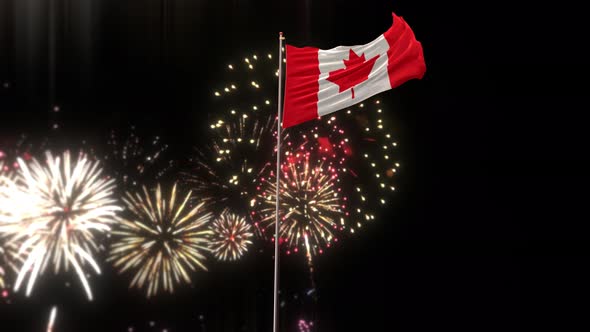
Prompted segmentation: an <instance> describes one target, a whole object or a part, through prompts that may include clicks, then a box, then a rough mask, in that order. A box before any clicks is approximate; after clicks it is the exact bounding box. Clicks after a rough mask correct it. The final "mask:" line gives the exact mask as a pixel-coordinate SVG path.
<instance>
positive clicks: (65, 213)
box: [0, 151, 121, 300]
mask: <svg viewBox="0 0 590 332" xmlns="http://www.w3.org/2000/svg"><path fill="white" fill-rule="evenodd" d="M18 164H19V170H18V173H17V176H16V178H14V179H12V180H11V179H7V178H4V180H3V183H2V185H0V233H1V234H2V235H4V236H6V237H7V238H8V239H9V241H10V242H12V241H16V243H19V250H18V254H19V255H22V259H23V263H22V266H20V268H19V273H18V276H17V279H16V282H15V286H14V288H15V290H17V291H18V289H19V288H20V286H21V284H22V283H23V281H24V280H25V278H27V276H28V282H27V289H26V294H27V296H28V295H30V293H31V291H32V289H33V286H34V284H35V281H36V279H37V278H38V277H39V275H41V274H43V273H44V272H45V270H46V269H47V268H48V266H50V265H51V266H52V267H53V271H54V273H56V274H57V273H59V272H60V271H61V270H62V269H63V270H66V271H67V270H68V268H69V266H70V265H71V266H73V268H74V270H75V271H76V273H77V275H78V277H79V279H80V281H81V282H82V285H83V287H84V289H85V291H86V294H87V296H88V299H89V300H92V292H91V290H90V286H89V284H88V280H87V278H86V276H85V272H84V270H83V266H84V265H85V264H86V263H88V264H89V265H90V266H91V267H92V268H93V269H94V270H95V271H96V273H97V274H100V268H99V266H98V264H97V262H96V261H95V259H94V258H93V254H94V253H95V252H97V251H99V246H98V244H97V235H98V233H105V232H107V231H109V230H110V224H111V223H113V222H114V221H115V215H116V212H117V211H120V210H121V208H120V207H119V206H118V205H117V202H116V200H115V199H114V198H113V190H114V183H113V182H114V181H113V180H107V179H105V178H104V177H103V176H102V169H101V167H100V164H99V163H98V162H90V161H88V159H86V157H85V156H84V155H80V156H79V157H78V158H77V159H75V160H72V158H71V157H70V153H69V152H68V151H66V152H64V153H63V155H62V156H61V157H54V156H53V155H52V154H51V153H50V152H47V153H46V163H44V164H41V163H40V162H38V161H37V160H36V159H34V158H33V159H32V160H31V162H29V163H27V162H25V161H24V160H23V159H21V158H19V159H18Z"/></svg>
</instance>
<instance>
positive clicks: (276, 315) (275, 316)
mask: <svg viewBox="0 0 590 332" xmlns="http://www.w3.org/2000/svg"><path fill="white" fill-rule="evenodd" d="M284 40H285V37H283V33H282V32H279V94H278V104H277V121H278V122H277V173H276V177H277V191H276V194H275V195H276V196H275V198H276V199H275V201H276V209H275V277H274V305H273V317H272V320H273V324H272V331H273V332H278V331H279V188H280V182H281V176H280V175H281V126H282V123H281V122H282V114H281V107H282V106H283V105H282V104H283V101H282V93H283V41H284Z"/></svg>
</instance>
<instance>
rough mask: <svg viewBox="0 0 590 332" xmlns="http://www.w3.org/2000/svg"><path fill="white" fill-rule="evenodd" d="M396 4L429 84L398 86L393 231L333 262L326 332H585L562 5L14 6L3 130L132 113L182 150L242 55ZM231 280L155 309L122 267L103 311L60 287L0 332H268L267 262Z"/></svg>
mask: <svg viewBox="0 0 590 332" xmlns="http://www.w3.org/2000/svg"><path fill="white" fill-rule="evenodd" d="M52 8H53V9H52ZM391 11H395V12H396V13H397V14H398V15H400V16H403V17H404V18H405V19H406V21H407V22H408V24H410V26H411V27H412V29H413V30H414V32H415V34H416V36H417V39H418V40H419V41H421V42H422V44H423V47H424V54H425V58H426V63H427V73H426V76H425V78H424V79H423V80H421V81H412V82H408V83H407V84H405V85H403V86H401V87H399V88H397V89H395V90H392V91H389V92H385V93H383V99H384V100H385V101H386V102H388V103H390V104H397V105H403V107H399V108H397V109H393V110H392V112H393V114H392V117H393V118H395V119H396V121H398V122H399V123H398V127H399V128H401V129H400V132H399V133H398V136H399V140H398V141H399V142H400V145H401V146H402V147H403V148H402V154H403V155H402V156H401V157H400V158H401V160H402V161H403V165H404V168H403V172H402V174H401V175H400V177H399V184H398V189H399V190H398V191H397V192H396V195H395V196H394V201H395V202H394V203H393V204H392V205H391V206H390V208H389V210H388V211H387V213H386V215H384V216H383V217H382V218H381V220H379V222H378V223H375V224H373V225H372V226H371V227H368V228H367V229H365V231H364V232H362V234H361V236H358V237H356V238H354V239H351V240H350V241H349V242H347V243H346V245H343V246H342V247H340V248H336V249H334V250H332V251H331V252H330V254H329V255H325V256H323V257H322V258H320V260H319V262H318V265H319V266H318V274H317V283H318V288H319V294H320V299H319V307H320V308H319V309H318V311H319V314H318V318H319V323H318V324H319V329H318V331H322V332H327V331H430V330H449V331H533V330H537V329H540V328H543V329H547V328H548V329H552V330H562V331H563V330H571V328H572V327H573V326H576V324H578V323H580V318H581V317H582V316H584V315H585V314H587V310H586V309H587V306H586V307H585V306H584V305H582V304H581V303H584V302H587V296H586V295H587V294H586V293H587V290H588V286H587V282H588V279H587V278H586V277H585V275H584V274H583V273H582V271H584V270H585V269H586V265H587V263H588V260H587V256H586V253H585V247H586V243H587V238H588V229H587V227H586V226H585V224H586V223H587V222H588V217H587V215H586V213H585V206H587V205H588V193H587V188H588V185H589V184H590V183H589V181H588V180H589V178H588V170H589V169H590V168H589V166H590V165H589V160H588V148H587V145H586V133H587V129H586V127H587V121H584V120H585V119H584V117H583V116H582V114H583V112H584V111H587V109H588V108H587V107H584V106H582V105H583V104H582V101H585V97H586V95H587V90H586V89H585V87H586V86H587V84H584V83H583V82H584V81H585V80H586V79H587V77H588V75H587V70H588V64H587V56H586V54H585V53H584V52H583V51H582V49H583V46H584V45H583V43H584V42H585V41H586V39H587V38H585V37H584V36H582V33H581V32H582V31H584V27H585V26H586V23H585V22H586V21H587V19H585V18H584V17H583V11H580V10H577V9H576V8H573V7H571V6H569V5H567V4H566V3H564V2H559V3H554V4H552V5H551V6H549V5H541V4H539V3H530V4H528V3H516V2H476V1H474V2H469V3H457V2H448V1H447V2H437V3H426V2H420V1H376V0H365V1H361V2H358V1H348V0H347V1H335V0H323V1H312V0H299V1H267V0H262V1H245V0H233V1H225V0H217V1H208V0H202V1H193V0H191V1H188V0H186V1H183V0H168V1H155V0H144V1H132V0H129V1H122V0H101V1H98V0H76V1H73V0H71V1H67V0H46V1H36V0H18V1H16V0H0V82H7V83H9V87H4V88H0V135H1V137H12V136H14V135H16V134H18V133H20V132H33V133H41V132H48V131H49V130H48V129H49V128H50V126H51V125H52V124H53V123H54V122H59V123H60V126H61V127H60V129H61V130H60V134H59V135H58V136H59V138H60V139H62V140H66V141H68V140H75V139H76V137H78V136H77V135H79V134H80V133H84V134H86V135H98V133H99V132H101V130H104V129H105V128H110V127H116V126H121V127H124V126H127V125H128V124H129V123H131V122H133V123H137V124H138V125H140V126H142V128H146V129H147V130H151V131H154V132H159V133H162V135H163V136H164V137H166V139H167V140H168V141H169V142H171V144H172V146H173V150H174V151H175V154H176V155H177V156H182V155H183V154H184V153H186V151H189V149H190V148H191V146H192V145H194V144H195V143H196V142H199V141H202V140H204V137H201V135H200V133H201V132H202V131H201V130H200V129H201V128H202V124H203V120H204V119H206V115H207V112H208V107H209V106H210V103H211V99H212V98H211V91H212V89H211V85H212V84H214V83H216V82H217V80H216V71H217V70H218V69H219V68H222V67H223V66H224V65H225V64H226V62H227V60H228V59H231V58H235V56H236V54H239V52H241V51H243V50H245V49H246V50H248V49H274V48H275V47H276V37H277V33H278V31H284V32H285V34H286V36H287V41H288V42H289V43H292V44H295V45H313V46H317V47H320V48H331V47H334V46H338V45H354V44H363V43H366V42H368V41H370V40H372V39H373V38H375V37H376V36H377V35H379V34H381V33H383V32H384V31H385V30H386V29H387V28H388V27H389V26H390V24H391V14H390V13H391ZM52 17H53V19H51V18H52ZM56 104H57V105H60V107H61V109H62V111H61V112H60V113H59V114H58V115H56V114H55V113H51V112H50V109H51V107H52V105H56ZM54 135H56V134H54ZM283 266H284V269H283V271H282V274H281V276H282V278H283V280H284V281H283V285H284V289H285V291H292V292H298V291H301V289H302V287H304V286H302V285H305V284H306V280H305V278H306V275H305V274H304V273H302V272H301V269H302V268H303V267H302V266H300V265H298V264H297V262H294V261H292V260H290V259H286V260H285V262H284V264H283ZM216 269H217V270H216V272H215V273H214V274H213V273H209V274H207V275H205V276H204V277H203V279H202V280H200V281H199V282H197V283H196V284H195V289H194V290H190V291H181V292H179V293H177V294H175V295H174V296H169V297H163V298H160V299H158V300H152V301H146V300H145V299H144V298H143V297H142V296H141V294H139V293H138V292H134V291H128V290H127V289H126V285H125V283H124V282H121V281H117V277H116V275H114V273H110V272H109V271H107V272H106V273H105V276H104V277H101V279H100V280H98V281H94V282H93V283H92V284H93V287H94V292H95V294H97V295H96V297H97V299H96V301H94V302H92V303H87V302H86V301H85V299H84V298H83V297H82V296H81V294H80V292H79V290H78V289H76V288H75V287H73V288H72V289H69V290H68V289H67V288H66V289H65V290H64V289H63V288H59V289H58V288H55V289H52V287H53V286H52V285H54V283H52V281H51V279H50V278H49V279H46V280H44V281H43V282H41V283H40V284H38V285H37V286H36V290H35V295H34V296H33V297H32V298H29V299H24V298H19V297H18V296H16V297H15V303H13V304H11V305H1V306H0V319H1V322H2V323H1V324H2V325H0V330H1V331H42V330H43V327H44V325H45V324H46V320H47V316H48V313H49V308H50V306H51V305H53V304H58V305H59V306H60V312H59V314H58V323H57V324H58V325H57V327H56V331H124V330H125V329H126V327H127V326H132V325H133V326H135V327H136V331H143V330H146V331H148V330H150V331H151V330H154V331H155V330H161V329H162V328H163V327H169V328H170V330H171V331H205V330H206V331H242V330H243V331H270V326H271V325H270V318H271V304H272V297H271V296H272V294H271V287H272V283H271V278H272V260H271V259H270V258H269V257H268V255H266V256H265V255H260V256H250V258H249V259H246V260H245V261H244V262H242V263H241V264H238V265H233V266H227V265H219V267H216ZM56 283H57V282H56ZM60 284H61V282H60ZM285 311H287V312H286V313H285V315H284V316H283V317H285V319H286V321H285V322H284V323H283V325H284V326H285V328H286V330H287V331H294V328H295V324H296V320H295V318H296V317H297V313H294V312H288V309H285ZM200 314H203V315H204V317H205V319H204V322H200V321H199V319H198V316H199V315H200ZM150 320H154V321H155V322H156V324H157V326H156V327H158V329H155V328H154V329H150V328H148V325H147V324H148V323H147V322H149V321H150ZM201 324H202V325H201ZM586 324H587V323H586ZM203 326H205V328H206V329H202V327H203ZM242 327H246V328H245V329H240V328H242Z"/></svg>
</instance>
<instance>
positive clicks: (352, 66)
mask: <svg viewBox="0 0 590 332" xmlns="http://www.w3.org/2000/svg"><path fill="white" fill-rule="evenodd" d="M377 58H379V54H377V55H375V56H374V57H372V58H371V59H369V60H367V61H365V54H364V53H363V54H362V55H361V56H360V57H359V56H358V55H357V54H356V53H355V52H354V51H353V50H352V49H350V53H349V55H348V60H342V61H344V66H345V68H341V69H338V70H335V71H331V72H330V75H328V81H331V82H333V83H335V84H338V87H339V88H340V89H339V91H338V92H342V91H346V90H348V89H351V90H352V98H353V99H354V87H355V86H356V85H358V84H359V83H362V82H364V81H366V80H367V79H369V74H370V73H371V70H373V66H374V65H375V61H377Z"/></svg>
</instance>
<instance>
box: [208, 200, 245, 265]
mask: <svg viewBox="0 0 590 332" xmlns="http://www.w3.org/2000/svg"><path fill="white" fill-rule="evenodd" d="M209 228H210V229H211V232H212V233H213V235H212V236H211V243H210V245H209V246H210V248H211V251H212V253H213V255H214V256H215V257H216V258H217V259H218V260H221V261H225V260H229V261H235V260H237V259H239V258H240V257H242V255H244V253H246V251H248V246H249V245H251V244H252V241H251V239H252V237H253V235H254V234H253V233H252V226H250V224H248V223H247V222H246V219H245V218H243V217H240V216H238V215H236V214H234V213H230V212H227V211H225V212H224V213H222V214H221V215H220V216H219V218H217V219H216V220H215V221H214V222H213V223H212V224H211V225H210V226H209Z"/></svg>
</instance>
